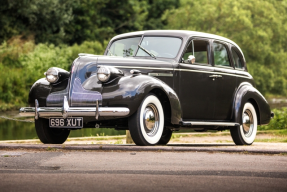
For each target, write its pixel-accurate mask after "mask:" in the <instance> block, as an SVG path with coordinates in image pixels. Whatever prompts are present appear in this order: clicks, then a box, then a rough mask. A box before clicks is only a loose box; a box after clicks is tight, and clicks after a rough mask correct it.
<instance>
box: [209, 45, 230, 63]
mask: <svg viewBox="0 0 287 192" xmlns="http://www.w3.org/2000/svg"><path fill="white" fill-rule="evenodd" d="M213 54H214V65H219V66H227V67H230V66H231V65H230V62H229V59H228V53H227V49H226V47H225V45H224V44H222V43H218V42H214V43H213Z"/></svg>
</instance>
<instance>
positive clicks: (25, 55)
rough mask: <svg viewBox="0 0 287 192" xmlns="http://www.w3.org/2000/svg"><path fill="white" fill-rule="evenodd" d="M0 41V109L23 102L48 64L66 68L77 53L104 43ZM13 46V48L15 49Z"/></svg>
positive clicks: (98, 48) (91, 50) (93, 51)
mask: <svg viewBox="0 0 287 192" xmlns="http://www.w3.org/2000/svg"><path fill="white" fill-rule="evenodd" d="M19 45H20V44H19V43H18V44H17V43H16V44H13V43H12V44H11V43H10V44H9V43H6V42H4V43H3V44H2V45H0V48H1V49H0V78H1V80H0V111H1V110H9V109H11V108H15V107H16V106H17V107H18V106H20V105H26V103H27V101H28V94H29V90H30V88H31V86H32V85H33V84H34V82H35V81H37V80H38V79H40V78H43V77H44V72H45V71H47V69H48V68H50V67H54V66H56V67H60V68H63V69H65V70H70V66H71V64H72V62H73V60H74V59H76V58H77V57H78V53H90V54H103V52H104V47H103V45H102V44H101V43H99V42H97V41H92V42H84V43H82V44H81V45H77V44H75V45H73V46H67V45H59V46H55V45H53V44H38V45H36V46H35V44H34V43H33V42H25V43H22V45H21V46H19ZM15 50H16V51H15Z"/></svg>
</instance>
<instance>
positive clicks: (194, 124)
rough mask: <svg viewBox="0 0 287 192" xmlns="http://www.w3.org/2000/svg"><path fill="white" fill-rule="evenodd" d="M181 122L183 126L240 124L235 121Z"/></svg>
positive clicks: (227, 125)
mask: <svg viewBox="0 0 287 192" xmlns="http://www.w3.org/2000/svg"><path fill="white" fill-rule="evenodd" d="M180 124H181V125H182V126H190V127H192V126H197V125H204V126H221V127H229V126H238V125H239V123H234V122H204V121H181V122H180Z"/></svg>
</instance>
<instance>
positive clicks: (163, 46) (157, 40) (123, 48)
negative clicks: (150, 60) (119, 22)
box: [107, 37, 182, 58]
mask: <svg viewBox="0 0 287 192" xmlns="http://www.w3.org/2000/svg"><path fill="white" fill-rule="evenodd" d="M140 39H141V37H133V38H126V39H120V40H117V41H114V42H113V43H112V45H111V46H110V49H109V50H108V53H107V55H112V56H122V57H132V56H135V54H136V56H147V57H155V58H156V57H165V58H175V57H176V55H177V53H178V51H179V48H180V46H181V42H182V40H181V39H180V38H177V37H144V38H143V40H142V42H141V44H140V48H139V46H138V45H139V42H140ZM138 48H139V49H138ZM137 50H138V51H137ZM136 51H137V53H136Z"/></svg>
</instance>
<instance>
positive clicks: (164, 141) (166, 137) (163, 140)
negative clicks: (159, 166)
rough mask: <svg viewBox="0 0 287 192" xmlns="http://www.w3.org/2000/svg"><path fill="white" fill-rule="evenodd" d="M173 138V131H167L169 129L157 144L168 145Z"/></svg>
mask: <svg viewBox="0 0 287 192" xmlns="http://www.w3.org/2000/svg"><path fill="white" fill-rule="evenodd" d="M171 136H172V131H171V130H170V129H167V128H166V129H164V130H163V133H162V136H161V138H160V140H159V142H158V143H157V145H166V144H167V143H168V142H169V141H170V139H171Z"/></svg>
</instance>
